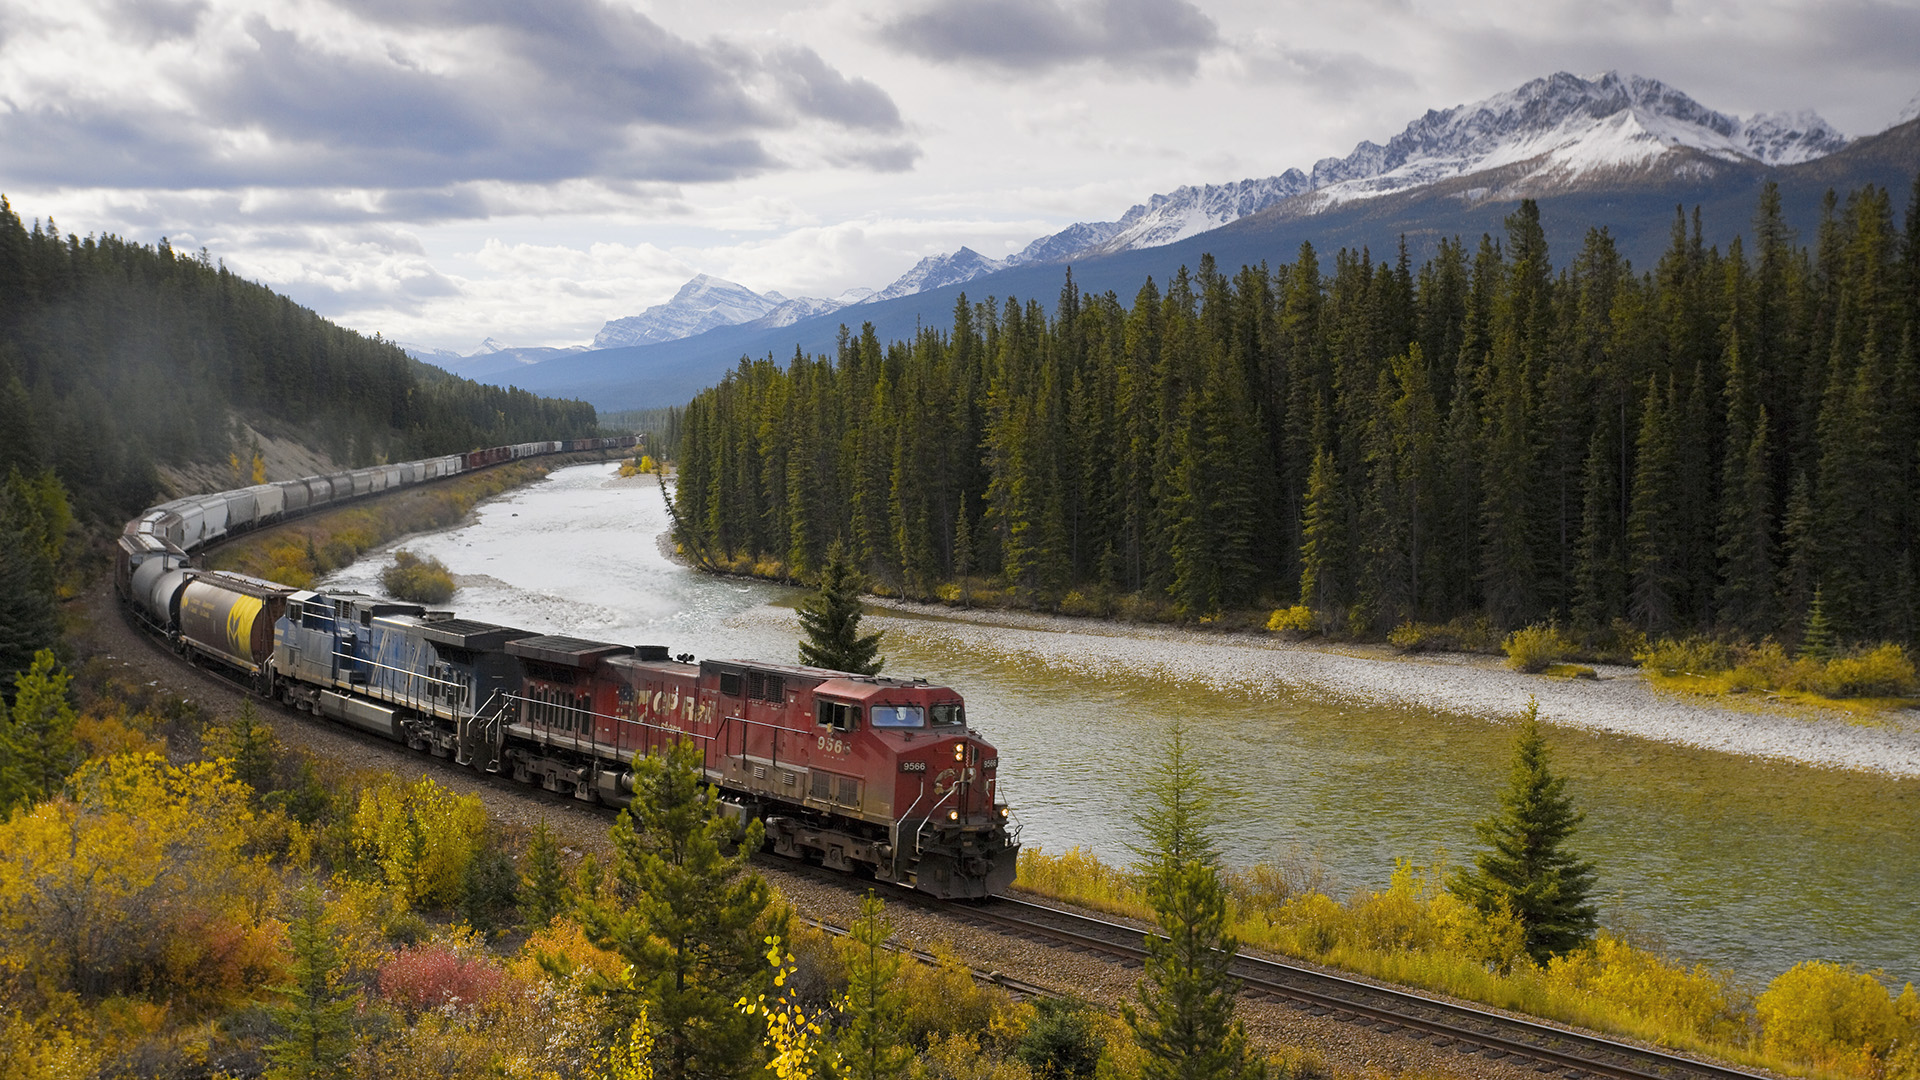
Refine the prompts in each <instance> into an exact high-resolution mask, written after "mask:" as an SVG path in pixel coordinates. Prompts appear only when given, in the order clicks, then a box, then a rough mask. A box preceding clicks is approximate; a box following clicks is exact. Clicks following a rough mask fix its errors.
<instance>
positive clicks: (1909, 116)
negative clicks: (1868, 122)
mask: <svg viewBox="0 0 1920 1080" xmlns="http://www.w3.org/2000/svg"><path fill="white" fill-rule="evenodd" d="M1912 120H1920V94H1915V95H1913V100H1912V101H1909V102H1907V107H1906V108H1904V109H1901V110H1900V115H1899V116H1896V117H1894V118H1893V123H1891V124H1889V125H1888V126H1889V127H1899V126H1900V125H1901V124H1904V123H1907V122H1909V121H1912Z"/></svg>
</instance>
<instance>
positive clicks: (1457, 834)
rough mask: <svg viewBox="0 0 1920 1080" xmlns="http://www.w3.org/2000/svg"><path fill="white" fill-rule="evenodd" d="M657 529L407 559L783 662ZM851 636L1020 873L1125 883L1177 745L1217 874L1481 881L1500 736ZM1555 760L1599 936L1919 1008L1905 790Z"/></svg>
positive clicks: (1076, 646)
mask: <svg viewBox="0 0 1920 1080" xmlns="http://www.w3.org/2000/svg"><path fill="white" fill-rule="evenodd" d="M665 527H666V514H665V510H664V506H663V503H662V500H661V498H660V494H659V492H658V490H657V488H656V485H655V482H654V481H653V480H652V479H651V478H639V479H630V480H621V479H619V478H617V477H616V476H615V475H614V469H613V467H612V466H610V465H587V466H578V467H573V468H567V469H562V470H559V471H557V472H555V473H554V474H553V475H552V476H550V477H548V478H547V479H546V480H545V481H542V482H540V483H538V484H535V485H533V486H531V487H528V488H524V489H521V490H518V491H515V492H512V493H510V494H508V495H505V496H503V497H501V498H499V499H496V500H494V501H492V502H490V503H487V504H485V505H483V506H481V507H479V508H477V509H476V511H475V513H474V515H473V517H472V519H471V520H470V521H469V522H468V523H467V524H465V525H463V526H461V527H459V528H456V529H453V530H451V531H448V532H444V533H437V534H432V535H426V536H416V537H413V538H410V539H409V540H407V541H405V543H404V546H405V547H407V548H409V549H411V550H412V551H414V552H416V553H418V554H420V555H432V556H436V557H438V558H440V559H441V560H442V561H443V562H445V563H446V564H447V565H448V567H450V568H451V569H452V570H453V571H454V573H455V574H456V575H458V577H459V580H460V582H461V588H460V592H459V593H458V595H456V596H455V598H454V600H453V602H452V604H451V605H450V606H452V607H454V608H455V609H457V610H458V611H459V612H460V613H461V615H463V616H464V617H467V618H475V619H482V620H487V621H494V622H502V623H510V624H512V625H515V626H520V627H525V628H527V629H530V630H538V631H542V632H551V633H566V634H572V635H576V636H581V637H587V638H593V639H598V640H607V641H618V642H622V643H630V644H639V643H649V644H663V645H667V646H669V647H670V648H671V649H672V650H673V651H674V652H676V653H682V652H691V653H694V654H696V655H698V656H701V657H740V658H759V659H767V660H779V661H792V660H793V659H794V657H795V636H796V633H797V627H796V621H795V618H794V613H793V610H792V604H793V602H794V599H795V598H796V597H797V596H798V595H799V594H798V593H797V592H796V591H795V590H792V589H787V588H782V587H779V586H774V585H764V584H757V583H748V582H741V581H731V580H722V579H717V578H713V577H709V576H706V575H701V574H696V573H694V572H692V571H690V570H688V569H686V568H685V567H682V566H679V565H677V564H675V563H674V562H672V561H671V560H669V559H667V558H666V557H664V556H663V555H662V554H661V552H660V550H659V547H658V544H657V540H656V538H657V537H658V536H659V535H660V533H661V532H662V531H663V530H664V529H665ZM390 564H391V552H380V553H371V554H369V555H368V556H367V557H366V558H364V559H362V560H361V561H360V562H358V563H356V564H355V565H353V566H351V567H349V568H347V569H346V570H344V571H341V572H340V573H338V574H336V575H334V577H333V578H331V579H329V582H328V583H329V584H337V585H342V586H347V587H358V588H363V589H366V590H368V591H377V586H376V585H375V584H374V582H375V581H376V579H377V576H378V573H379V571H380V570H382V569H384V568H385V567H386V566H387V565H390ZM868 622H869V624H870V625H872V626H876V627H882V628H884V629H885V630H886V631H887V638H886V641H885V644H884V646H883V652H884V653H885V655H886V657H887V671H888V672H889V673H891V674H899V675H914V676H922V677H925V678H928V679H930V680H933V681H936V682H944V683H947V684H950V685H952V686H954V687H956V688H957V689H959V690H960V691H961V692H962V693H963V694H964V695H965V696H966V699H967V703H968V716H969V718H970V720H971V721H972V724H973V726H974V727H976V728H977V729H979V730H980V731H981V732H982V734H983V735H984V736H985V737H986V738H988V739H989V740H990V741H992V742H993V743H995V744H996V745H997V747H998V748H999V752H1000V759H1001V761H1002V765H1001V771H1000V775H1001V778H1002V780H1001V785H1002V787H1001V790H1002V791H1003V792H1005V794H1006V796H1007V797H1008V799H1009V800H1010V801H1011V802H1012V803H1013V805H1014V806H1015V808H1016V812H1017V814H1018V817H1019V819H1020V821H1021V823H1022V827H1023V830H1024V831H1023V834H1022V839H1023V841H1024V842H1025V843H1026V844H1028V845H1030V846H1031V845H1039V846H1041V847H1043V848H1045V849H1046V850H1050V851H1058V850H1062V849H1064V848H1067V847H1071V846H1074V845H1081V846H1084V847H1088V848H1091V849H1092V850H1094V851H1095V852H1097V853H1098V854H1099V855H1100V856H1101V857H1103V858H1106V859H1109V860H1112V861H1117V862H1124V861H1126V860H1127V859H1128V858H1129V851H1128V847H1127V844H1128V841H1129V840H1130V839H1131V838H1132V836H1133V831H1132V825H1131V818H1130V815H1131V813H1132V808H1133V807H1134V806H1135V805H1136V803H1137V799H1138V794H1139V790H1140V786H1141V784H1142V782H1143V779H1144V773H1145V770H1146V766H1147V764H1148V763H1150V762H1151V761H1152V760H1153V759H1154V755H1155V753H1156V748H1157V747H1158V746H1159V745H1160V743H1161V740H1162V739H1163V738H1164V736H1165V733H1166V731H1167V729H1168V727H1169V725H1170V724H1171V723H1173V722H1174V721H1176V720H1179V721H1182V722H1184V724H1185V726H1186V728H1187V730H1188V732H1189V738H1190V740H1191V743H1192V746H1193V749H1194V752H1195V753H1196V754H1197V755H1198V758H1199V760H1201V761H1203V762H1205V763H1206V764H1207V766H1208V767H1209V769H1211V770H1212V771H1213V775H1214V777H1215V778H1216V782H1217V784H1218V786H1219V789H1220V792H1221V804H1222V807H1223V809H1224V810H1225V811H1226V813H1227V824H1226V827H1225V829H1224V831H1223V835H1222V837H1221V839H1222V841H1223V847H1224V850H1225V852H1226V854H1227V857H1228V859H1229V860H1230V861H1232V862H1235V863H1239V864H1244V863H1249V862H1252V861H1255V860H1261V859H1269V860H1273V859H1290V860H1309V861H1313V860H1317V862H1318V863H1319V864H1321V865H1323V866H1324V867H1325V868H1326V870H1328V871H1329V872H1331V873H1332V874H1333V875H1335V878H1336V879H1337V881H1338V882H1339V883H1340V885H1341V886H1342V887H1343V888H1345V889H1353V888H1361V887H1378V886H1380V885H1383V884H1384V883H1385V881H1386V880H1387V878H1388V876H1389V875H1390V874H1391V872H1392V870H1393V865H1394V861H1395V860H1396V859H1411V860H1413V861H1414V862H1416V863H1417V864H1420V865H1426V864H1430V863H1432V862H1433V861H1434V860H1435V859H1436V858H1437V857H1439V856H1440V854H1441V853H1443V852H1444V853H1445V854H1446V855H1447V856H1448V857H1451V858H1452V859H1453V860H1455V861H1460V860H1464V859H1467V858H1470V857H1471V854H1472V852H1473V850H1474V846H1475V840H1474V835H1473V822H1474V821H1475V820H1477V819H1479V818H1482V817H1485V816H1486V815H1487V813H1488V812H1489V810H1490V808H1491V807H1492V806H1493V805H1494V802H1495V799H1496V798H1497V793H1498V791H1499V790H1500V788H1501V787H1502V785H1503V784H1504V782H1505V776H1506V767H1507V759H1508V754H1509V752H1510V749H1511V740H1512V731H1511V729H1510V728H1509V727H1507V726H1505V725H1504V724H1503V723H1501V722H1499V721H1497V720H1488V719H1482V718H1477V717H1473V716H1465V715H1455V714H1451V713H1448V712H1445V711H1441V710H1435V709H1428V708H1412V707H1405V706H1393V705H1367V704H1356V703H1354V702H1353V701H1352V700H1343V699H1340V698H1334V697H1329V696H1327V695H1324V694H1319V693H1315V692H1314V691H1313V690H1312V689H1311V688H1301V687H1298V686H1292V685H1288V684H1284V683H1277V682H1275V683H1262V682H1261V681H1260V680H1259V679H1250V678H1248V677H1247V673H1248V671H1250V670H1257V665H1254V664H1252V663H1250V661H1251V660H1253V659H1257V656H1256V652H1255V650H1257V649H1258V647H1259V646H1258V645H1257V643H1236V642H1235V641H1234V639H1232V638H1231V637H1227V636H1197V635H1179V634H1172V635H1170V634H1166V633H1163V632H1142V633H1138V634H1135V633H1132V632H1129V631H1128V630H1127V629H1126V628H1114V627H1109V626H1104V625H1099V624H1090V625H1087V626H1085V627H1084V628H1081V629H1078V630H1074V629H1072V628H1071V624H1066V625H1068V626H1069V629H1067V630H1064V631H1063V630H1062V629H1060V628H1059V627H1060V626H1061V625H1062V624H1058V623H1036V624H1033V625H1026V626H1018V625H1016V626H993V625H981V624H980V623H978V622H969V621H960V620H955V619H949V618H944V617H940V616H938V615H933V616H928V615H922V614H901V613H896V612H890V611H884V610H876V611H874V612H872V613H871V614H870V616H869V619H868ZM1545 719H1547V720H1548V721H1549V722H1551V720H1552V717H1551V715H1548V716H1546V717H1545ZM1549 737H1550V741H1551V745H1552V748H1553V753H1554V760H1555V763H1556V765H1557V767H1558V768H1559V770H1560V771H1562V772H1563V773H1564V774H1565V775H1566V776H1567V777H1568V778H1569V786H1570V790H1571V791H1572V793H1573V795H1574V797H1575V799H1576V800H1577V802H1578V804H1579V805H1580V807H1581V808H1582V809H1584V810H1585V811H1586V813H1587V819H1586V822H1585V825H1584V827H1583V829H1582V830H1581V832H1580V834H1579V836H1578V837H1577V843H1576V847H1577V848H1578V850H1579V851H1580V852H1581V853H1582V854H1584V855H1585V856H1587V857H1589V858H1591V859H1593V860H1594V861H1595V862H1596V863H1597V864H1598V866H1599V869H1600V892H1601V901H1602V921H1603V923H1605V924H1606V925H1609V926H1612V927H1615V928H1618V929H1621V930H1623V931H1626V932H1628V933H1630V934H1631V935H1633V936H1634V937H1635V938H1636V939H1638V940H1641V941H1645V942H1648V943H1650V944H1654V945H1656V946H1658V947H1660V948H1663V949H1664V950H1666V951H1667V952H1669V953H1670V954H1672V955H1675V956H1678V957H1682V958H1686V959H1689V960H1697V961H1704V962H1706V963H1708V964H1710V965H1712V966H1714V967H1719V968H1726V969H1730V970H1732V971H1734V972H1736V973H1737V974H1738V975H1739V976H1741V977H1742V978H1743V979H1744V980H1746V981H1747V982H1749V983H1750V984H1752V985H1754V986H1756V987H1757V986H1760V985H1764V983H1765V981H1766V980H1768V979H1771V978H1772V977H1773V976H1774V975H1776V974H1778V973H1779V972H1781V971H1783V970H1785V969H1786V968H1788V967H1790V966H1792V965H1793V964H1794V963H1796V962H1798V961H1800V960H1806V959H1827V960H1836V961H1841V962H1846V963H1854V964H1858V965H1860V966H1862V967H1864V968H1868V969H1873V968H1880V969H1884V970H1885V972H1886V974H1887V977H1888V979H1889V980H1890V981H1892V982H1893V983H1894V985H1895V987H1896V988H1897V987H1898V985H1899V983H1900V982H1903V981H1907V980H1920V904H1916V897H1920V780H1915V779H1911V778H1906V779H1901V778H1893V777H1888V776H1883V775H1878V774H1873V773H1866V772H1859V771H1850V770H1843V769H1830V768H1815V767H1811V766H1802V765H1793V764H1783V763H1780V762H1773V761H1762V760H1757V759H1753V758H1748V757H1743V756H1739V755H1734V754H1727V753H1722V752H1718V751H1713V750H1703V749H1696V748H1692V747H1686V746H1678V745H1673V744H1669V743H1663V742H1655V741H1651V740H1646V739H1640V738H1634V737H1630V736H1624V735H1614V734H1596V733H1591V732H1587V731H1581V730H1573V729H1568V728H1552V729H1550V736H1549ZM1336 895H1338V894H1336Z"/></svg>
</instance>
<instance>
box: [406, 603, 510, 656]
mask: <svg viewBox="0 0 1920 1080" xmlns="http://www.w3.org/2000/svg"><path fill="white" fill-rule="evenodd" d="M387 621H388V622H401V623H404V624H405V625H406V626H407V627H408V628H409V629H411V630H412V631H413V632H414V633H416V634H419V635H420V636H421V637H423V638H425V639H427V640H428V641H431V642H433V643H434V644H435V645H446V646H450V647H452V648H455V649H472V650H476V651H477V650H482V649H497V648H499V647H500V646H502V645H504V644H506V643H507V642H509V641H513V640H515V639H516V638H526V637H534V636H536V635H535V634H534V632H533V631H531V630H522V629H520V628H519V627H517V626H501V625H500V624H498V623H485V622H479V621H478V620H475V619H454V618H435V617H434V613H432V612H429V613H428V614H426V615H389V616H387Z"/></svg>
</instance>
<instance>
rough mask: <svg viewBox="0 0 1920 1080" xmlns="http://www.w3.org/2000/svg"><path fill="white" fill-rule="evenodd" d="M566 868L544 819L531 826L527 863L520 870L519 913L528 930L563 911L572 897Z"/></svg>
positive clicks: (548, 920)
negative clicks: (562, 863) (531, 834)
mask: <svg viewBox="0 0 1920 1080" xmlns="http://www.w3.org/2000/svg"><path fill="white" fill-rule="evenodd" d="M572 891H573V890H572V886H571V883H569V882H568V880H567V871H566V868H565V867H564V866H562V865H561V863H560V842H559V841H558V840H556V839H554V835H553V829H552V828H551V827H549V826H548V825H547V822H546V819H544V818H542V819H541V821H540V823H539V824H537V825H535V826H534V827H533V837H532V838H531V839H530V840H528V842H527V860H526V866H525V868H524V869H522V870H521V871H520V917H521V919H522V920H523V921H524V922H525V923H526V924H527V929H529V930H540V929H543V928H545V927H546V926H548V925H549V924H551V923H552V922H553V920H554V918H555V917H557V916H559V915H561V914H563V913H564V912H565V911H566V910H567V907H568V905H569V904H570V902H571V899H572Z"/></svg>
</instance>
